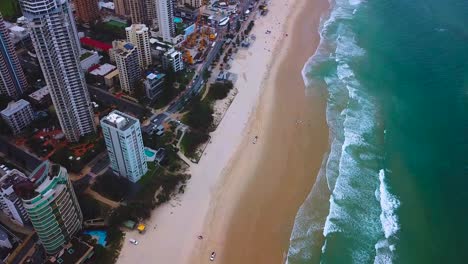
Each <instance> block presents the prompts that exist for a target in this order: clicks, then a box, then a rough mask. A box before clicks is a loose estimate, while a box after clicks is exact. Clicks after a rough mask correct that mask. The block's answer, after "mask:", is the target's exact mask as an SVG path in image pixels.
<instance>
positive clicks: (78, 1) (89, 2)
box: [75, 0, 99, 23]
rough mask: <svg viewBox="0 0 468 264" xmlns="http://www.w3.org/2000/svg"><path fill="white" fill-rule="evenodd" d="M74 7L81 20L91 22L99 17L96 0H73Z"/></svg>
mask: <svg viewBox="0 0 468 264" xmlns="http://www.w3.org/2000/svg"><path fill="white" fill-rule="evenodd" d="M75 8H76V14H77V16H78V20H80V21H81V22H84V23H92V22H96V20H97V19H98V18H99V6H98V0H75Z"/></svg>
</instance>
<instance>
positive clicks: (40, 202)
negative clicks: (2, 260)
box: [0, 161, 92, 263]
mask: <svg viewBox="0 0 468 264" xmlns="http://www.w3.org/2000/svg"><path fill="white" fill-rule="evenodd" d="M0 210H2V211H3V212H4V213H5V214H6V215H7V216H9V217H10V219H11V220H12V221H14V222H16V223H17V224H18V225H21V226H24V225H28V226H32V227H33V228H34V230H35V232H36V233H37V236H38V238H39V243H40V244H41V245H42V247H43V248H44V250H45V252H46V253H47V254H48V255H49V256H50V257H49V259H48V263H54V261H53V260H56V259H58V258H74V259H75V260H76V259H85V258H88V257H90V256H91V255H92V246H90V245H88V244H86V243H84V242H82V241H80V240H78V239H77V238H76V236H77V235H78V234H79V231H80V230H81V226H82V221H83V216H82V213H81V209H80V206H79V204H78V200H77V198H76V195H75V192H74V190H73V186H72V184H71V181H70V179H69V177H68V173H67V170H66V169H65V168H64V167H62V166H60V165H57V164H51V163H50V162H48V161H46V162H44V163H42V164H41V165H40V166H39V167H37V168H36V169H35V170H34V171H33V172H32V173H31V174H30V175H29V176H26V175H25V174H23V173H22V172H20V171H18V170H16V169H13V170H8V171H4V170H2V169H0ZM4 240H5V241H8V237H6V239H4ZM3 244H4V243H2V246H5V245H3ZM71 247H73V248H79V249H81V250H82V251H81V252H80V253H79V254H78V255H77V254H73V253H76V252H67V251H66V250H67V249H69V248H71ZM10 248H11V244H10ZM67 253H68V254H67ZM68 263H77V262H68Z"/></svg>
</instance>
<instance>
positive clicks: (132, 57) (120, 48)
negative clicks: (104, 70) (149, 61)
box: [111, 41, 141, 93]
mask: <svg viewBox="0 0 468 264" xmlns="http://www.w3.org/2000/svg"><path fill="white" fill-rule="evenodd" d="M112 46H113V48H112V49H111V57H112V59H113V60H115V64H117V69H118V70H119V80H120V88H122V90H124V91H125V92H128V93H133V91H134V90H135V84H136V82H138V80H140V78H141V68H140V65H139V63H138V51H137V48H136V46H135V45H133V44H132V43H130V42H125V41H113V42H112Z"/></svg>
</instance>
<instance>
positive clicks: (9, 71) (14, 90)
mask: <svg viewBox="0 0 468 264" xmlns="http://www.w3.org/2000/svg"><path fill="white" fill-rule="evenodd" d="M27 86H28V83H27V82H26V77H25V76H24V72H23V69H21V64H20V62H19V60H18V56H16V52H15V46H14V45H13V42H12V41H11V39H10V35H9V34H8V29H7V28H6V26H5V23H4V21H3V17H2V14H0V94H5V95H8V96H10V97H11V98H14V99H18V98H19V97H20V96H21V95H22V94H23V92H24V91H25V90H26V89H27Z"/></svg>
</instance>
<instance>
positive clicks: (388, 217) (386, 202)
mask: <svg viewBox="0 0 468 264" xmlns="http://www.w3.org/2000/svg"><path fill="white" fill-rule="evenodd" d="M385 174H386V173H385V171H384V170H383V169H381V170H380V171H379V180H380V186H379V189H378V190H376V195H377V199H378V200H379V201H380V207H381V213H380V221H381V223H382V229H383V233H384V236H385V239H382V240H380V241H379V242H378V243H377V244H376V245H375V250H376V256H375V259H374V264H389V263H393V258H394V256H393V252H394V251H395V244H394V242H395V239H394V237H395V236H396V235H397V233H398V231H399V229H400V226H399V223H398V217H397V215H396V212H395V211H396V210H397V209H398V208H399V207H400V201H399V200H398V198H397V197H396V196H395V195H393V194H391V193H390V191H389V190H388V186H387V184H386V179H385Z"/></svg>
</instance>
